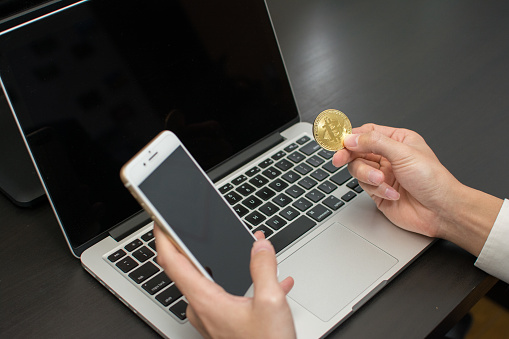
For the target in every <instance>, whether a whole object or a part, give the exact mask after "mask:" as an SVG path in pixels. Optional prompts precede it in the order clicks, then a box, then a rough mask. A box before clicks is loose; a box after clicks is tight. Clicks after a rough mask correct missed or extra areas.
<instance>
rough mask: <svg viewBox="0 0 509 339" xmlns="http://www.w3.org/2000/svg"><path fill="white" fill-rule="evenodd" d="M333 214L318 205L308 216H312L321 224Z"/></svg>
mask: <svg viewBox="0 0 509 339" xmlns="http://www.w3.org/2000/svg"><path fill="white" fill-rule="evenodd" d="M331 213H332V212H331V211H330V210H329V209H328V208H325V207H324V206H322V205H316V206H315V207H313V208H312V209H310V210H309V211H308V212H307V213H306V214H307V215H308V216H310V217H311V218H313V219H315V220H316V221H318V222H320V221H322V220H324V219H325V218H327V217H328V216H329V215H330V214H331Z"/></svg>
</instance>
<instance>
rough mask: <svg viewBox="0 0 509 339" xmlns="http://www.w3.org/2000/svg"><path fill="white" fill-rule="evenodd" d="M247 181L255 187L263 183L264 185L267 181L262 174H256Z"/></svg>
mask: <svg viewBox="0 0 509 339" xmlns="http://www.w3.org/2000/svg"><path fill="white" fill-rule="evenodd" d="M249 182H250V183H251V184H253V185H255V186H256V187H258V188H260V187H262V186H263V185H265V184H266V183H268V182H269V181H268V180H267V179H266V178H265V177H264V176H261V175H257V176H255V177H254V178H252V179H251V180H249Z"/></svg>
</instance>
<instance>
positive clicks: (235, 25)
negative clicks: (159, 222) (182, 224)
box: [0, 0, 298, 248]
mask: <svg viewBox="0 0 509 339" xmlns="http://www.w3.org/2000/svg"><path fill="white" fill-rule="evenodd" d="M0 77H1V78H2V81H3V84H4V86H5V88H6V92H7V95H8V97H9V99H10V101H11V103H12V105H13V107H14V111H15V113H16V115H17V117H18V120H19V122H20V124H21V127H22V129H23V132H24V134H25V136H26V138H27V142H28V144H29V146H30V149H31V151H32V154H33V156H34V158H35V160H36V163H37V166H38V167H39V170H40V173H41V174H42V176H43V179H44V181H45V185H46V187H47V189H48V191H49V195H50V198H51V200H52V202H53V204H54V207H55V209H56V212H57V214H58V217H59V218H60V221H61V223H62V225H63V226H64V229H65V232H66V234H67V237H68V239H69V241H70V243H71V245H72V247H73V248H78V247H80V246H82V245H83V244H85V243H87V242H88V241H90V240H91V239H93V238H96V237H98V236H99V235H100V234H102V233H104V232H105V231H106V230H108V229H110V228H111V227H113V226H114V225H116V224H118V223H120V222H121V221H123V220H124V219H126V218H128V217H129V216H130V215H132V214H134V213H136V212H137V211H138V210H139V209H140V208H139V206H138V204H137V203H136V202H135V201H134V199H133V198H131V196H130V194H129V193H128V191H127V190H126V189H125V188H124V187H123V186H122V183H121V181H120V179H119V170H120V168H121V166H122V165H123V164H124V163H125V162H126V161H127V160H129V159H130V158H131V157H132V156H133V155H134V154H135V153H136V152H137V151H138V150H139V149H141V148H142V147H143V146H144V145H145V144H146V143H147V142H148V141H150V140H151V139H152V138H153V137H154V136H155V135H156V134H157V133H158V132H160V131H161V130H163V129H169V130H172V131H174V132H175V133H176V134H177V135H178V136H179V138H180V139H181V140H182V141H183V142H184V144H185V145H186V147H187V148H188V149H189V150H190V151H191V153H192V154H193V156H194V157H195V158H196V159H197V161H198V162H199V164H200V165H201V166H202V167H203V168H204V169H205V170H210V169H211V168H213V167H214V166H216V165H218V164H220V163H222V162H224V161H225V160H227V159H229V158H230V157H232V156H233V155H235V154H237V153H238V152H240V151H242V150H243V149H245V148H246V147H248V146H250V145H251V144H252V143H254V142H256V141H257V140H260V139H261V138H263V137H264V136H267V135H270V134H271V133H273V132H275V131H278V130H281V129H282V128H283V127H284V126H287V125H288V124H289V123H290V122H291V121H295V120H296V119H297V118H298V113H297V108H296V106H295V102H294V100H293V97H292V93H291V90H290V86H289V83H288V80H287V76H286V73H285V69H284V66H283V63H282V61H281V57H280V53H279V50H278V47H277V43H276V40H275V37H274V33H273V31H272V29H271V25H270V20H269V17H268V15H267V12H266V8H265V3H264V2H263V1H259V0H256V1H254V0H253V1H238V0H232V1H207V0H204V1H196V0H193V1H186V0H182V1H169V0H164V1H163V0H144V1H132V0H92V1H87V2H84V3H78V4H77V5H74V6H72V7H70V8H67V9H65V10H63V11H60V12H57V13H54V14H52V15H49V16H46V17H44V18H42V19H40V20H37V21H35V22H32V23H30V24H28V25H25V26H22V27H20V28H17V29H15V30H12V31H8V32H6V33H4V34H2V35H0Z"/></svg>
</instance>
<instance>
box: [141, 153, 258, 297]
mask: <svg viewBox="0 0 509 339" xmlns="http://www.w3.org/2000/svg"><path fill="white" fill-rule="evenodd" d="M139 187H140V189H141V191H142V192H143V194H145V196H146V197H147V198H148V200H150V202H151V203H152V205H153V206H154V207H155V208H156V209H157V210H158V212H159V213H160V214H161V215H162V217H163V218H164V219H165V220H166V222H167V223H168V224H169V225H170V227H171V228H172V229H173V230H174V231H175V233H176V234H177V235H178V237H179V238H180V239H181V240H182V242H183V243H184V244H185V245H186V246H187V248H188V249H189V250H190V251H191V253H192V254H193V255H194V256H195V257H196V259H197V260H198V261H199V262H200V264H201V265H202V266H203V267H204V268H205V269H206V270H207V271H208V272H209V274H210V275H211V276H212V278H213V279H214V281H215V282H217V283H218V284H219V285H221V286H222V287H223V288H224V289H225V290H226V291H227V292H229V293H232V294H235V295H244V293H245V292H246V291H247V289H248V288H249V286H250V285H251V282H252V280H251V275H250V271H249V261H250V252H251V247H252V244H253V241H254V238H253V236H252V235H251V234H250V233H249V231H248V230H247V229H246V228H245V227H244V226H243V224H242V223H241V221H240V220H239V219H238V218H237V216H236V214H235V212H234V211H232V210H231V209H230V207H229V206H228V205H227V203H226V202H225V201H224V200H223V198H222V197H221V196H220V194H219V193H218V192H217V191H216V190H215V189H214V187H213V186H212V184H211V183H210V182H209V181H208V180H207V178H206V177H205V176H204V175H203V174H202V172H201V171H200V170H199V169H198V168H197V166H196V165H195V163H194V162H193V161H192V159H191V158H190V157H189V156H188V154H187V153H186V152H185V150H184V149H183V148H182V147H181V146H179V147H177V149H175V151H174V152H173V153H172V154H171V155H170V156H169V157H168V158H166V159H165V160H164V162H162V163H161V165H159V166H158V167H157V168H156V169H155V170H154V171H153V172H152V174H150V176H149V177H148V178H147V179H145V180H144V181H143V182H142V183H141V184H140V185H139Z"/></svg>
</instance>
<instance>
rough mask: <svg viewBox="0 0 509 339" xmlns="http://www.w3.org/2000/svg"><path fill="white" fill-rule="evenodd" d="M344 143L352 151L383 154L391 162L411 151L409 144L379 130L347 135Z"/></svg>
mask: <svg viewBox="0 0 509 339" xmlns="http://www.w3.org/2000/svg"><path fill="white" fill-rule="evenodd" d="M343 144H344V146H345V147H346V148H347V149H348V150H350V151H353V152H358V153H374V154H377V155H381V156H383V157H384V158H387V160H389V161H390V162H391V163H392V162H394V161H397V160H398V159H401V158H402V157H405V156H407V155H408V154H409V152H411V150H410V148H409V146H408V145H406V144H404V143H402V142H399V141H397V140H394V139H392V138H390V137H389V136H387V135H385V134H383V133H381V132H379V131H370V132H368V133H362V134H349V135H346V136H345V139H344V141H343Z"/></svg>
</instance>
